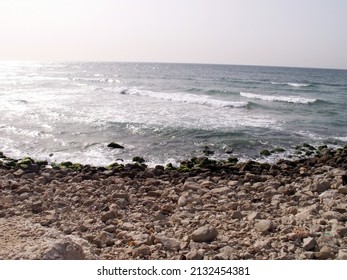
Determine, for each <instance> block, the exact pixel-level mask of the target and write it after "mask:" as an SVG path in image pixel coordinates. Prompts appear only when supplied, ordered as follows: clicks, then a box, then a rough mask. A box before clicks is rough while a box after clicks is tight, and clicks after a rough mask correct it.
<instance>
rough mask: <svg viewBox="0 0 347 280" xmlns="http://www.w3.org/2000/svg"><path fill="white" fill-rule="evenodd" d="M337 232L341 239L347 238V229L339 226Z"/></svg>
mask: <svg viewBox="0 0 347 280" xmlns="http://www.w3.org/2000/svg"><path fill="white" fill-rule="evenodd" d="M335 230H336V232H337V233H338V234H339V235H340V236H341V237H345V236H347V227H342V226H338V227H337V228H336V229H335Z"/></svg>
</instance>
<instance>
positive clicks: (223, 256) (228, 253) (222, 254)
mask: <svg viewBox="0 0 347 280" xmlns="http://www.w3.org/2000/svg"><path fill="white" fill-rule="evenodd" d="M234 253H235V250H234V249H233V248H231V247H230V246H224V247H223V248H221V249H219V254H217V255H216V256H215V259H216V260H231V259H234Z"/></svg>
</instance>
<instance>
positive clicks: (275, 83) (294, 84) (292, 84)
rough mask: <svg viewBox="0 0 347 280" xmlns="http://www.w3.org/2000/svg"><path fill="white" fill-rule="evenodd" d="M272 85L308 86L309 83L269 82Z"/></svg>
mask: <svg viewBox="0 0 347 280" xmlns="http://www.w3.org/2000/svg"><path fill="white" fill-rule="evenodd" d="M271 84H272V85H287V86H291V87H309V86H310V84H303V83H278V82H271Z"/></svg>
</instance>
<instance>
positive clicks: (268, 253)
mask: <svg viewBox="0 0 347 280" xmlns="http://www.w3.org/2000/svg"><path fill="white" fill-rule="evenodd" d="M181 166H182V167H181V168H175V167H173V166H170V165H168V166H165V167H164V166H160V165H158V166H155V167H153V168H152V167H151V168H149V167H146V165H145V164H144V163H141V161H140V160H138V162H134V163H132V164H125V165H122V164H114V165H112V166H108V167H107V168H106V167H95V166H90V165H79V164H72V163H71V164H70V163H64V164H61V165H55V166H51V165H46V163H45V162H39V161H37V162H36V161H35V160H33V159H31V158H24V159H20V160H18V159H16V160H15V159H11V158H8V157H6V155H4V154H2V153H0V259H100V260H107V259H108V260H111V259H126V260H129V259H152V260H160V259H170V260H179V259H180V260H185V259H187V260H199V259H204V260H231V259H233V260H249V259H250V260H255V259H260V260H268V259H273V260H286V259H295V260H303V259H321V260H326V259H339V260H346V259H347V225H346V222H347V214H346V213H347V197H346V195H347V172H346V170H347V147H346V146H345V147H344V148H339V149H331V148H325V149H323V150H322V151H321V152H320V153H319V155H313V156H311V157H308V158H303V159H299V160H293V161H290V160H284V159H282V160H279V161H278V162H277V163H273V164H270V163H258V162H255V161H245V162H237V160H229V161H213V160H209V159H208V158H207V157H203V158H195V159H191V160H187V161H186V162H184V163H183V164H182V163H181Z"/></svg>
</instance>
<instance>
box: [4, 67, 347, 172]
mask: <svg viewBox="0 0 347 280" xmlns="http://www.w3.org/2000/svg"><path fill="white" fill-rule="evenodd" d="M0 105H1V106H0V116H1V117H0V150H2V151H3V152H5V153H6V154H8V155H10V156H13V157H22V156H25V155H31V156H33V157H35V158H40V159H49V160H52V161H64V160H72V161H76V162H81V163H90V164H96V165H104V164H108V163H111V162H114V161H115V160H116V159H118V158H121V159H124V160H125V161H130V160H131V158H132V157H133V156H136V155H141V156H144V157H145V159H147V160H148V162H149V163H150V164H157V163H167V162H173V163H175V162H178V161H180V160H182V159H185V158H189V157H192V156H202V155H203V150H204V149H205V146H208V147H209V149H210V150H213V151H214V155H212V157H214V158H227V157H229V156H237V157H240V158H242V159H249V158H252V159H259V157H260V155H259V152H260V151H261V150H262V149H272V148H275V147H282V148H284V149H286V152H285V153H281V154H275V155H273V156H271V157H270V158H268V159H267V160H276V159H278V158H282V157H286V156H287V155H288V154H290V153H292V152H293V151H294V147H295V146H296V145H298V144H302V143H304V142H307V143H310V144H313V145H321V144H328V145H335V146H338V145H344V144H346V142H347V125H346V120H347V110H346V108H347V71H346V70H328V69H305V68H279V67H259V66H234V65H197V64H155V63H111V62H110V63H101V62H100V63H97V62H93V63H88V62H83V63H82V62H81V63H76V62H74V63H72V62H71V63H70V62H66V63H40V62H32V63H29V62H27V63H18V62H17V63H15V62H9V63H2V64H1V65H0ZM111 141H115V142H117V143H120V144H121V145H123V146H125V149H124V150H110V149H109V148H107V144H108V143H109V142H111ZM52 154H53V155H52ZM49 155H51V156H49Z"/></svg>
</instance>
